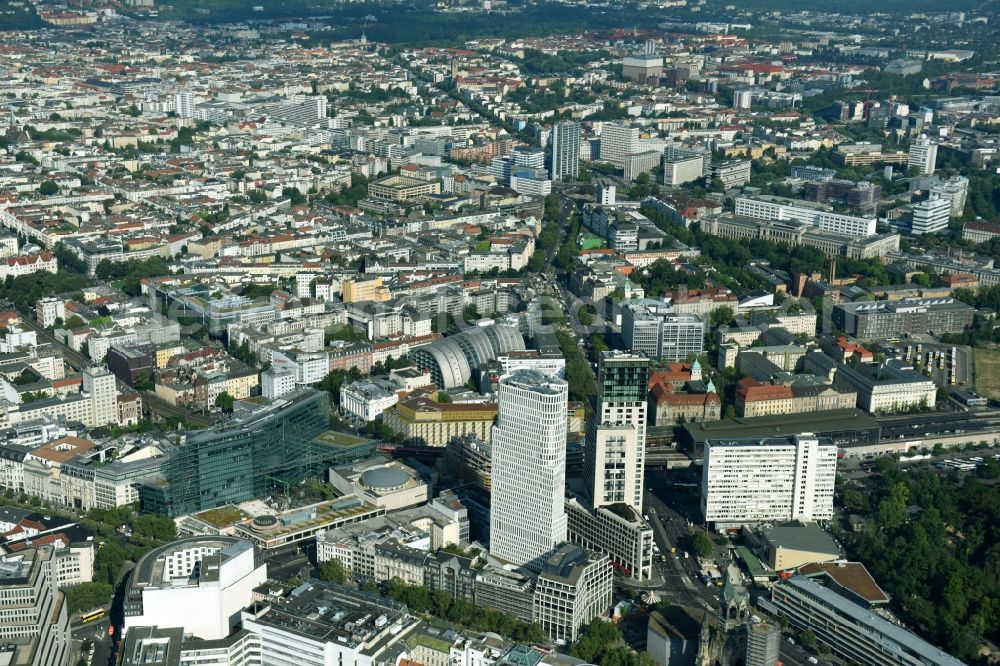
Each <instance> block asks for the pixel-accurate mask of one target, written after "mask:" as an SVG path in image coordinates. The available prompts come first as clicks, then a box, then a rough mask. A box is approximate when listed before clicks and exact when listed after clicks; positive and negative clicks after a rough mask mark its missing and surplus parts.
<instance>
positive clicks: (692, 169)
mask: <svg viewBox="0 0 1000 666" xmlns="http://www.w3.org/2000/svg"><path fill="white" fill-rule="evenodd" d="M704 167H705V159H704V158H703V157H702V156H700V155H696V156H692V157H676V158H673V159H665V160H663V184H664V185H671V186H677V185H683V184H684V183H690V182H692V181H695V180H698V179H699V178H701V177H702V175H703V173H702V172H703V170H704Z"/></svg>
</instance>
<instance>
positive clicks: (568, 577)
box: [534, 544, 614, 643]
mask: <svg viewBox="0 0 1000 666" xmlns="http://www.w3.org/2000/svg"><path fill="white" fill-rule="evenodd" d="M613 579H614V575H613V569H612V568H611V562H609V561H608V558H607V557H606V556H604V555H595V554H593V553H588V552H587V551H586V550H584V549H583V548H580V547H579V546H574V545H572V544H563V545H562V546H560V547H559V548H558V549H557V550H556V551H555V552H554V553H552V554H551V555H550V556H549V557H547V558H546V559H545V562H544V564H543V566H542V571H541V573H540V574H539V576H538V580H537V581H536V583H535V598H534V620H535V622H537V623H538V625H539V626H540V627H541V628H542V631H544V632H545V633H546V634H548V636H549V638H550V639H552V640H553V641H565V642H566V643H573V642H575V641H576V639H577V638H578V637H579V635H580V630H581V629H583V627H584V625H586V624H587V623H588V622H590V621H591V620H592V619H594V618H595V617H598V616H600V615H603V614H604V612H605V611H606V610H607V609H608V608H610V607H611V600H612V593H613V590H612V582H613Z"/></svg>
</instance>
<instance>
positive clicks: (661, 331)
mask: <svg viewBox="0 0 1000 666" xmlns="http://www.w3.org/2000/svg"><path fill="white" fill-rule="evenodd" d="M622 340H623V341H624V342H625V346H626V347H627V348H628V350H629V351H631V352H633V353H635V354H642V355H644V356H647V357H649V358H655V359H658V360H663V361H685V360H687V359H688V357H689V356H691V355H692V354H693V355H695V356H697V355H698V354H701V353H702V351H704V349H705V323H704V322H703V321H702V319H701V318H700V317H698V316H697V315H692V314H676V313H674V312H673V309H672V308H671V307H670V306H669V305H667V304H666V303H663V302H661V301H654V300H651V299H643V300H636V301H629V302H628V303H625V304H624V305H623V306H622Z"/></svg>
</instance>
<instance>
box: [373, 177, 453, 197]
mask: <svg viewBox="0 0 1000 666" xmlns="http://www.w3.org/2000/svg"><path fill="white" fill-rule="evenodd" d="M434 194H441V182H440V181H437V180H424V179H422V178H413V177H411V176H400V175H393V176H386V177H385V178H380V179H379V180H376V181H374V182H372V183H370V184H369V185H368V196H370V197H371V198H373V199H378V200H380V201H394V202H403V203H405V202H408V201H423V200H424V199H426V198H427V197H429V196H431V195H434Z"/></svg>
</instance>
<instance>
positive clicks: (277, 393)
mask: <svg viewBox="0 0 1000 666" xmlns="http://www.w3.org/2000/svg"><path fill="white" fill-rule="evenodd" d="M294 390H295V371H294V370H290V369H288V368H275V367H273V366H272V367H270V368H268V369H267V370H265V371H264V372H262V373H260V392H261V395H263V396H264V397H265V398H267V399H269V400H274V399H275V398H280V397H281V396H283V395H285V394H287V393H291V392H292V391H294Z"/></svg>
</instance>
